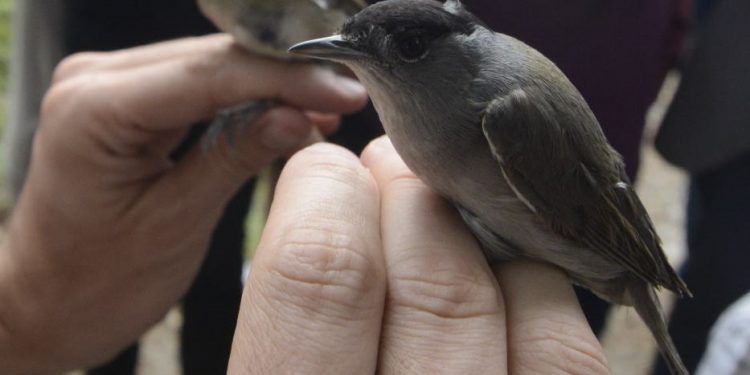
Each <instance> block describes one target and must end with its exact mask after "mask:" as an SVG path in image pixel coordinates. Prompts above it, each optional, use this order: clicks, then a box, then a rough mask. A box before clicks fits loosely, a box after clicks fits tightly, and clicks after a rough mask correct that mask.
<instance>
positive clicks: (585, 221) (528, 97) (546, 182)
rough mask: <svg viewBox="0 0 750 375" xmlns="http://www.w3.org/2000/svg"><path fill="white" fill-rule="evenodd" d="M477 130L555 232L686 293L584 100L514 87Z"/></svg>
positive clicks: (493, 105)
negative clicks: (562, 99)
mask: <svg viewBox="0 0 750 375" xmlns="http://www.w3.org/2000/svg"><path fill="white" fill-rule="evenodd" d="M557 99H559V98H557ZM561 105H565V106H566V107H565V110H561V108H558V106H561ZM574 121H591V122H593V123H592V124H589V125H594V126H582V125H581V124H580V122H579V123H574ZM511 124H512V125H511ZM482 129H483V131H484V134H485V136H486V138H487V141H488V142H489V145H490V148H491V149H492V153H493V155H494V157H495V159H496V160H497V161H498V162H499V164H500V169H501V170H500V172H499V173H502V175H503V176H504V178H505V180H506V181H507V182H508V184H509V185H510V187H511V188H512V189H513V191H514V192H515V193H516V196H517V197H518V198H519V199H520V200H521V201H523V202H524V204H526V205H527V206H528V207H529V209H530V210H531V211H533V212H534V213H536V214H537V215H539V216H541V217H542V218H543V219H544V221H545V222H546V223H548V224H549V225H550V227H551V228H552V229H553V230H555V231H556V232H558V233H560V234H561V235H563V236H565V237H566V238H569V239H571V240H574V241H578V242H579V243H582V244H583V245H585V246H586V247H588V248H590V249H592V250H594V251H599V252H601V253H602V254H603V255H604V256H605V257H607V258H608V259H610V260H612V261H614V262H617V263H619V264H621V265H622V266H623V267H625V268H626V269H628V270H629V271H631V272H632V273H633V274H635V275H637V276H638V277H639V278H641V279H643V280H645V281H647V282H649V283H651V284H653V285H657V286H664V287H666V288H668V289H670V290H673V291H675V292H677V293H679V294H689V292H688V290H687V288H686V287H685V285H684V283H683V282H682V280H680V279H679V277H677V275H676V274H675V273H674V270H673V269H672V268H671V266H670V265H669V264H668V263H667V260H666V257H665V256H664V253H663V251H662V249H661V245H660V241H659V238H658V236H657V235H656V232H655V230H654V227H653V224H652V223H651V220H650V219H649V217H648V214H647V212H646V210H645V208H644V207H643V205H642V204H641V202H640V200H639V198H638V196H637V195H636V194H635V191H634V190H633V188H632V186H631V185H630V184H629V182H628V178H627V176H626V175H625V173H624V165H623V164H622V161H621V158H620V157H619V155H617V153H616V152H615V151H614V150H612V149H611V147H610V146H609V145H608V144H607V143H606V140H605V139H604V136H603V135H602V134H601V132H600V130H599V129H598V125H597V124H596V119H595V118H594V117H593V115H592V114H590V112H589V110H588V108H587V107H586V106H585V105H581V103H580V102H576V101H568V102H566V103H565V104H560V103H559V102H558V101H555V102H552V101H551V100H548V99H547V97H546V96H545V95H542V94H541V92H539V91H538V90H536V89H532V88H523V89H516V90H514V91H513V92H511V93H510V94H508V95H506V96H503V97H499V98H496V99H494V100H493V101H491V102H490V104H489V105H488V106H487V108H486V109H485V113H484V116H483V119H482Z"/></svg>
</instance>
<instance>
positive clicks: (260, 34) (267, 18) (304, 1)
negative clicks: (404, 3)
mask: <svg viewBox="0 0 750 375" xmlns="http://www.w3.org/2000/svg"><path fill="white" fill-rule="evenodd" d="M198 6H199V7H200V9H201V12H203V14H204V15H205V16H206V17H208V18H209V19H210V20H211V22H213V23H214V25H216V27H218V28H219V30H221V31H224V32H226V33H228V34H231V35H232V36H233V37H234V40H235V41H236V42H237V43H238V44H239V45H240V46H242V48H244V49H245V50H247V51H249V52H252V53H256V54H260V55H263V56H266V57H270V58H274V59H281V60H288V59H290V58H291V55H289V54H288V53H287V50H288V49H289V47H291V46H292V45H294V44H296V43H299V42H302V41H305V40H308V39H312V38H318V37H322V36H326V35H330V34H331V33H333V32H334V31H336V30H337V29H338V28H340V27H341V25H342V24H343V23H344V22H345V21H346V20H347V19H348V18H349V17H350V16H352V15H353V14H355V13H356V12H358V11H360V10H362V9H363V8H364V7H365V6H366V3H365V2H364V0H198ZM278 104H279V103H277V102H276V101H274V100H253V101H249V102H246V103H240V104H238V105H236V106H233V107H229V108H225V109H222V110H221V111H219V112H218V113H217V114H216V118H215V119H214V121H213V122H212V123H211V125H210V126H209V127H208V130H207V132H206V136H205V138H204V143H203V145H204V147H205V148H208V147H210V146H211V145H213V144H214V143H215V142H216V141H217V139H218V138H219V137H220V136H221V135H222V134H224V135H226V136H227V138H228V139H229V141H230V142H233V140H234V138H235V136H236V135H235V133H236V132H238V131H240V130H242V129H244V127H245V126H247V125H248V124H250V123H252V122H253V121H254V120H255V119H257V118H258V117H260V115H262V114H263V113H265V112H266V111H267V110H269V109H270V108H273V107H275V106H276V105H278Z"/></svg>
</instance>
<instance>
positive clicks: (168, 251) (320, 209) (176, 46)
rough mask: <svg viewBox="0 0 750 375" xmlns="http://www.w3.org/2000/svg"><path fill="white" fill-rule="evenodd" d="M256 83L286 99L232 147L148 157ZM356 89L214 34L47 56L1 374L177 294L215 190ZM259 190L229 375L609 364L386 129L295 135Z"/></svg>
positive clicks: (5, 292)
mask: <svg viewBox="0 0 750 375" xmlns="http://www.w3.org/2000/svg"><path fill="white" fill-rule="evenodd" d="M186 93H187V94H186ZM259 98H277V99H281V100H282V101H284V102H285V103H288V105H286V106H282V107H280V108H276V109H273V110H272V111H271V112H269V113H267V114H266V115H264V117H263V118H261V119H259V120H258V122H257V123H256V124H253V125H252V126H250V127H249V128H248V130H247V131H246V132H245V133H242V134H240V135H239V137H238V138H237V139H236V146H235V147H234V148H233V147H231V146H229V145H227V144H225V143H219V144H217V146H216V147H214V148H211V149H210V150H209V151H208V152H207V153H203V152H202V151H201V149H200V145H197V147H196V149H194V150H192V151H191V152H190V153H188V155H187V156H186V157H185V158H184V159H182V160H180V161H179V162H177V163H169V162H166V160H167V157H166V155H168V153H169V151H170V150H171V149H172V148H173V146H174V145H175V144H176V143H177V142H178V141H179V140H180V139H181V136H182V135H183V134H184V132H185V130H186V129H187V128H188V127H189V126H190V124H191V123H193V122H195V121H197V120H200V119H206V118H210V117H211V115H212V114H213V113H214V112H215V111H216V110H218V109H219V108H224V107H227V106H230V105H233V104H236V103H240V102H243V101H246V100H251V99H259ZM365 99H366V97H365V94H364V91H363V90H362V88H361V86H359V85H358V84H356V83H353V82H352V81H350V80H348V79H345V78H337V77H336V76H334V75H333V74H332V73H330V72H329V71H327V70H324V69H318V68H315V67H312V66H307V65H304V64H298V63H288V62H287V63H285V62H277V61H275V62H271V61H269V60H264V59H261V58H258V57H256V56H253V55H248V54H245V53H242V52H240V51H239V50H238V49H237V48H236V47H235V46H234V45H233V44H232V43H231V39H230V38H229V37H226V36H210V37H204V38H195V39H186V40H180V41H175V42H167V43H162V44H157V45H152V46H146V47H140V48H136V49H132V50H126V51H120V52H114V53H105V54H85V55H78V56H75V57H72V58H71V59H69V60H66V61H65V62H64V63H63V64H62V65H61V66H60V68H59V69H58V71H57V74H56V79H55V84H54V86H53V87H52V89H51V90H50V92H49V94H48V95H47V98H46V100H45V105H44V108H43V110H42V126H41V128H40V131H39V133H38V136H37V138H36V140H35V148H34V158H33V161H32V167H31V171H30V174H29V179H28V181H27V184H26V187H25V189H24V191H23V193H22V196H21V199H20V202H19V205H18V206H17V209H16V210H15V211H14V213H13V217H12V220H11V223H10V227H9V229H8V235H7V238H6V241H5V242H4V244H3V249H2V251H0V373H14V374H15V373H19V374H24V373H52V372H62V371H64V370H67V369H71V368H76V367H86V366H90V365H93V364H96V363H99V362H102V361H104V360H106V359H107V358H109V357H110V356H112V355H113V354H114V353H116V352H117V351H118V350H120V349H122V348H123V347H125V346H126V345H127V344H129V343H130V342H131V341H132V340H134V339H135V338H136V337H138V336H139V335H140V334H141V333H143V331H145V330H146V329H147V328H148V327H149V326H151V325H152V324H153V323H155V322H156V321H158V320H159V319H160V318H161V317H163V315H164V313H165V312H166V311H167V310H168V309H169V308H170V307H171V306H173V305H174V303H175V302H176V301H177V300H179V298H180V296H181V295H182V294H183V293H184V292H185V289H186V288H187V287H188V285H189V284H190V282H191V280H192V278H193V277H194V276H195V273H196V270H197V267H198V265H199V264H200V262H201V259H202V257H203V255H204V252H205V249H206V245H207V241H208V238H209V236H210V233H211V231H212V229H213V227H214V225H215V224H216V221H217V220H218V217H219V215H220V213H221V210H222V207H223V206H224V205H225V204H226V202H227V201H228V199H229V198H230V197H231V196H232V193H233V192H234V191H235V190H236V189H237V188H238V187H239V186H240V185H241V184H242V183H243V182H244V181H245V180H246V179H247V178H248V177H249V176H251V175H252V174H254V173H256V172H257V171H258V170H259V169H260V168H262V167H263V166H264V165H267V164H268V163H270V161H272V160H273V159H275V158H276V157H278V156H279V155H282V154H285V153H289V152H292V151H293V150H295V149H297V148H299V147H300V146H301V145H304V144H305V142H306V139H307V136H308V135H309V133H310V129H311V128H312V127H314V126H315V125H321V126H323V125H325V126H323V127H328V128H331V127H332V124H335V119H336V116H337V115H338V114H340V113H346V112H350V111H353V110H356V109H358V108H359V107H361V106H362V105H363V104H364V102H365ZM240 150H241V151H240ZM275 197H276V198H275V200H274V203H273V207H272V209H271V214H270V217H269V222H268V225H267V227H266V229H265V231H264V233H263V238H262V240H261V244H260V246H259V248H258V252H257V256H256V259H255V261H254V264H253V272H252V274H251V277H250V279H249V280H248V284H247V286H246V289H245V294H244V296H243V301H242V307H241V312H240V316H239V320H238V325H237V331H236V335H235V340H234V345H233V350H232V355H231V358H230V373H259V374H267V373H298V372H304V373H332V374H349V373H368V372H369V373H373V372H375V371H378V372H380V373H432V372H434V371H441V372H468V373H476V372H480V371H488V372H492V373H511V374H532V373H533V374H536V373H544V374H568V373H587V374H607V373H608V370H607V367H606V361H605V359H604V356H603V354H602V351H601V348H600V346H599V343H598V341H597V340H596V338H595V336H594V335H593V333H592V332H591V330H590V329H589V328H588V325H587V324H586V320H585V318H584V316H583V314H582V313H581V311H580V307H579V306H578V304H577V301H576V299H575V296H574V294H573V291H572V288H571V286H570V284H569V283H568V282H567V279H566V276H565V275H564V274H563V273H562V272H561V271H559V270H557V269H555V268H552V267H549V266H545V265H540V264H535V263H530V262H511V263H507V264H504V265H502V266H498V267H496V268H495V269H491V268H490V267H489V266H488V264H487V263H486V261H485V260H484V257H483V256H482V253H481V250H480V249H479V247H478V245H477V243H476V241H475V240H474V238H473V236H472V235H471V234H470V233H469V232H468V231H467V229H466V228H465V226H464V225H463V224H462V223H461V219H460V217H459V216H458V215H457V213H456V212H455V210H453V208H451V206H450V205H449V204H447V203H446V202H445V201H443V200H442V199H441V198H439V197H438V196H437V195H436V194H435V193H434V192H433V191H432V190H430V189H429V188H427V187H426V186H425V185H424V184H422V183H421V182H420V181H419V180H418V179H417V178H416V177H415V176H414V175H413V174H412V173H411V172H410V171H409V170H408V169H407V168H406V166H405V165H404V164H403V162H402V161H401V159H400V158H399V157H398V156H397V154H396V153H395V151H394V150H393V147H392V146H391V144H390V142H389V141H388V140H387V139H385V138H382V139H379V140H377V141H375V142H374V143H373V144H371V145H370V146H369V147H368V148H367V150H366V151H365V152H364V154H363V155H362V157H361V158H358V157H357V156H355V155H353V154H351V153H350V152H349V151H346V150H344V149H342V148H340V147H337V146H332V145H327V144H317V145H314V146H311V147H308V148H305V149H304V150H302V151H300V152H298V153H296V154H295V155H294V156H293V157H292V158H291V160H290V161H289V162H288V165H287V167H286V168H285V170H284V172H283V174H282V177H281V179H280V181H279V184H278V187H277V192H276V196H275Z"/></svg>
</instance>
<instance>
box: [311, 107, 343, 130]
mask: <svg viewBox="0 0 750 375" xmlns="http://www.w3.org/2000/svg"><path fill="white" fill-rule="evenodd" d="M305 114H306V115H307V117H308V118H309V119H310V121H312V122H313V123H314V124H315V127H316V128H318V129H319V130H320V132H321V133H323V135H330V134H333V133H335V132H336V130H338V128H339V125H341V115H339V114H338V113H321V112H314V111H307V112H305Z"/></svg>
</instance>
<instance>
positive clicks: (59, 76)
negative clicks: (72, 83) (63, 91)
mask: <svg viewBox="0 0 750 375" xmlns="http://www.w3.org/2000/svg"><path fill="white" fill-rule="evenodd" d="M103 56H104V54H103V53H101V52H79V53H76V54H73V55H70V56H68V57H66V58H64V59H63V60H62V61H61V62H60V63H59V64H58V65H57V67H55V70H54V72H53V73H52V83H53V84H55V83H60V82H63V81H65V80H68V79H70V78H73V77H76V76H78V75H80V74H81V73H82V72H84V71H85V70H87V69H89V68H91V67H92V66H93V65H94V64H96V63H98V62H99V61H101V60H102V58H103Z"/></svg>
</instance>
